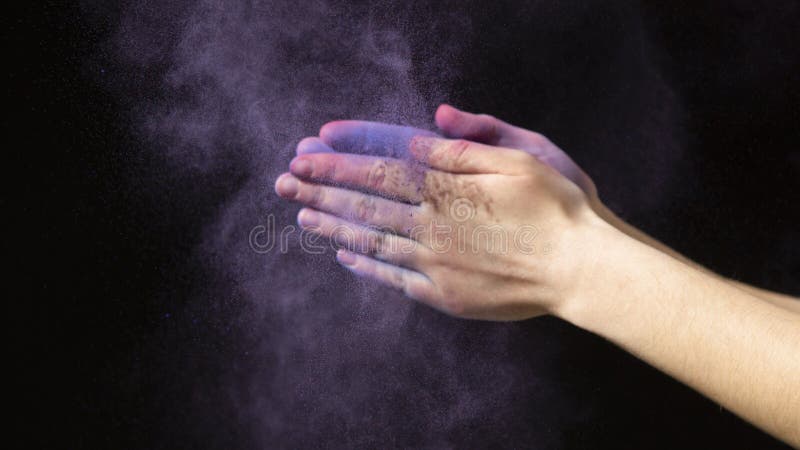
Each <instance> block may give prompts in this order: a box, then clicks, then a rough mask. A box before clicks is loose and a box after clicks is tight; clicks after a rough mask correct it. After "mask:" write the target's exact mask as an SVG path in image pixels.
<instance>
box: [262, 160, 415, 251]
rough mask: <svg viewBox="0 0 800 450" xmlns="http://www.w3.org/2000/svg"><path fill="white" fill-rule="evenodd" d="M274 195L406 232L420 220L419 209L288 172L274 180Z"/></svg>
mask: <svg viewBox="0 0 800 450" xmlns="http://www.w3.org/2000/svg"><path fill="white" fill-rule="evenodd" d="M275 190H276V191H277V193H278V195H280V196H281V197H283V198H286V199H288V200H294V201H297V202H300V203H303V204H305V205H307V206H310V207H312V208H314V209H318V210H320V211H325V212H328V213H331V214H334V215H336V216H339V217H341V218H344V219H348V220H352V221H354V222H357V223H361V224H365V225H369V226H373V227H377V228H381V229H386V230H391V231H392V232H393V233H396V234H401V235H404V236H408V235H409V234H410V233H411V232H412V230H413V229H414V226H415V225H416V224H417V223H421V222H420V220H421V217H422V216H423V212H422V209H421V208H420V207H418V206H414V205H409V204H406V203H399V202H394V201H391V200H387V199H385V198H381V197H377V196H374V195H370V194H364V193H362V192H357V191H351V190H348V189H343V188H338V187H333V186H325V185H322V184H313V183H307V182H304V181H301V180H299V179H297V178H295V177H294V176H293V175H291V174H288V173H287V174H283V175H281V176H280V177H279V178H278V180H277V182H276V183H275Z"/></svg>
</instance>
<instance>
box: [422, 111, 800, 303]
mask: <svg viewBox="0 0 800 450" xmlns="http://www.w3.org/2000/svg"><path fill="white" fill-rule="evenodd" d="M436 123H437V125H438V126H439V128H440V129H441V130H442V131H443V132H444V134H445V135H447V136H450V137H455V138H464V139H470V140H474V141H476V142H481V143H484V144H489V145H499V146H504V147H511V148H517V149H520V150H524V151H526V152H528V153H530V154H532V155H534V156H536V157H537V158H539V159H540V160H541V161H543V162H544V163H545V164H547V165H549V166H551V167H553V168H555V169H556V170H558V171H559V172H560V173H561V174H562V175H564V176H565V177H567V178H569V179H570V180H571V181H572V182H574V183H575V184H577V185H578V186H579V187H581V189H582V190H583V191H584V192H585V193H586V195H587V196H588V197H589V202H590V205H591V207H592V209H593V210H594V211H595V212H596V213H597V215H599V216H600V217H601V218H602V219H603V220H605V221H606V222H608V223H609V224H610V225H612V226H613V227H615V228H616V229H618V230H619V231H621V232H623V233H625V234H626V235H628V236H630V237H632V238H633V239H636V240H637V241H639V242H642V243H644V244H646V245H649V246H650V247H653V248H655V249H657V250H659V251H661V252H663V253H666V254H667V255H670V256H671V257H673V258H675V259H677V260H679V261H681V262H683V263H685V264H687V265H689V266H692V267H694V268H696V269H698V270H701V271H703V272H705V273H706V274H708V275H710V276H714V277H717V278H718V279H719V280H722V281H725V282H727V283H729V284H731V285H733V286H736V287H737V288H739V289H741V290H743V291H745V292H748V293H750V294H751V295H753V296H755V297H757V298H759V299H762V300H766V301H768V302H770V303H772V304H774V305H776V306H780V307H782V308H786V309H788V310H790V311H794V312H797V313H800V300H798V299H796V298H794V297H791V296H788V295H784V294H780V293H777V292H772V291H768V290H766V289H760V288H757V287H754V286H750V285H748V284H745V283H742V282H739V281H735V280H731V279H728V278H725V277H722V276H720V275H717V274H714V273H713V272H711V271H710V270H708V269H706V268H705V267H703V266H702V265H700V264H698V263H696V262H694V261H692V260H690V259H688V258H686V257H685V256H683V255H681V254H680V253H678V252H676V251H675V250H673V249H671V248H669V247H668V246H666V245H664V244H663V243H662V242H660V241H658V240H657V239H655V238H653V237H651V236H649V235H648V234H647V233H645V232H643V231H641V230H639V229H638V228H636V227H634V226H633V225H630V224H629V223H627V222H625V221H624V220H622V219H620V218H619V217H618V216H617V215H616V214H614V212H612V211H611V210H610V209H608V208H607V207H606V206H605V205H604V204H603V202H602V201H600V198H599V197H598V194H597V189H596V188H595V185H594V183H593V182H592V180H591V179H590V178H589V176H588V175H587V174H586V173H585V172H584V171H583V170H581V168H580V167H578V165H577V164H575V162H574V161H572V159H571V158H570V157H569V156H568V155H567V154H566V153H564V151H562V150H561V149H560V148H558V147H557V146H556V145H554V144H553V143H552V142H550V141H549V140H548V139H547V138H545V137H544V136H542V135H540V134H538V133H535V132H532V131H529V130H525V129H523V128H519V127H516V126H514V125H511V124H508V123H505V122H503V121H501V120H499V119H496V118H494V117H492V116H488V115H485V114H471V113H468V112H465V111H460V110H458V109H455V108H453V107H451V106H448V105H442V106H441V107H440V108H439V110H438V111H437V113H436Z"/></svg>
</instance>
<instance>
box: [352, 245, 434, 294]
mask: <svg viewBox="0 0 800 450" xmlns="http://www.w3.org/2000/svg"><path fill="white" fill-rule="evenodd" d="M336 260H337V261H339V263H340V264H342V265H343V266H345V267H347V268H348V269H349V270H350V271H352V272H354V273H355V274H357V275H359V276H362V277H366V278H370V279H372V280H375V281H377V282H379V283H382V284H384V285H386V286H389V287H393V288H395V289H398V290H400V291H402V292H403V293H404V294H405V295H407V296H408V297H411V298H413V299H414V300H419V301H421V302H424V303H427V304H429V305H432V304H433V303H434V301H435V298H436V297H435V296H436V292H437V289H436V286H435V285H434V284H433V282H432V281H431V280H430V279H429V278H428V277H426V276H425V275H423V274H421V273H419V272H415V271H413V270H409V269H404V268H402V267H397V266H393V265H391V264H387V263H385V262H381V261H378V260H376V259H373V258H370V257H368V256H364V255H359V254H357V253H353V252H350V251H347V250H339V251H338V252H337V253H336Z"/></svg>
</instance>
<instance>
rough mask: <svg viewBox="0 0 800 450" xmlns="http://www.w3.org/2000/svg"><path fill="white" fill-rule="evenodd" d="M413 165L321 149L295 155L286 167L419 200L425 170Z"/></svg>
mask: <svg viewBox="0 0 800 450" xmlns="http://www.w3.org/2000/svg"><path fill="white" fill-rule="evenodd" d="M414 166H416V167H414ZM414 166H412V165H410V164H409V163H407V162H405V161H401V160H399V159H394V158H378V157H374V156H364V155H353V154H348V153H323V154H314V155H301V156H298V157H296V158H295V159H293V160H292V162H291V164H290V165H289V170H290V171H291V172H292V174H293V175H295V176H297V177H300V178H304V179H307V180H310V181H314V182H326V183H336V184H343V185H345V186H350V187H354V188H357V189H360V190H367V191H369V192H374V193H377V194H380V195H383V196H385V197H389V198H392V199H397V200H402V201H406V202H410V203H420V202H422V193H421V191H422V184H423V182H424V177H425V174H424V172H423V171H422V168H421V167H420V166H419V164H415V165H414Z"/></svg>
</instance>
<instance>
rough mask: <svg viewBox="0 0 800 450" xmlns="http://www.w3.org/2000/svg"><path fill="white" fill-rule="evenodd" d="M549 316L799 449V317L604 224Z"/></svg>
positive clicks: (598, 229) (598, 230) (596, 233)
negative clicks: (571, 286)
mask: <svg viewBox="0 0 800 450" xmlns="http://www.w3.org/2000/svg"><path fill="white" fill-rule="evenodd" d="M591 233H593V234H595V236H596V237H595V238H592V241H593V242H596V245H598V246H599V247H597V248H596V250H595V251H593V252H592V253H593V254H595V255H597V260H596V261H595V262H594V263H593V264H592V266H591V267H592V269H591V270H590V271H588V273H586V274H585V276H584V279H583V281H582V282H581V283H580V285H581V288H580V289H579V290H578V291H577V292H576V293H575V295H574V296H573V297H572V298H571V299H570V300H568V301H566V302H565V303H564V304H563V305H562V307H561V308H560V309H559V310H558V311H557V312H556V315H558V316H559V317H561V318H563V319H565V320H567V321H569V322H571V323H573V324H575V325H577V326H579V327H581V328H584V329H587V330H589V331H592V332H594V333H596V334H598V335H600V336H603V337H604V338H606V339H608V340H610V341H612V342H614V343H615V344H617V345H619V346H620V347H622V348H624V349H626V350H627V351H629V352H631V353H633V354H634V355H636V356H637V357H639V358H641V359H643V360H645V361H647V362H648V363H650V364H651V365H653V366H655V367H656V368H658V369H660V370H662V371H664V372H666V373H667V374H669V375H671V376H673V377H675V378H677V379H678V380H680V381H681V382H683V383H685V384H687V385H689V386H691V387H692V388H694V389H696V390H698V391H699V392H701V393H703V394H704V395H706V396H708V397H709V398H711V399H713V400H714V401H716V402H718V403H720V404H721V405H722V406H724V407H725V408H727V409H729V410H731V411H732V412H734V413H736V414H737V415H739V416H741V417H743V418H744V419H746V420H748V421H750V422H751V423H753V424H754V425H756V426H758V427H759V428H761V429H763V430H765V431H767V432H768V433H770V434H772V435H774V436H777V437H779V438H781V439H783V440H785V441H786V442H789V443H791V444H793V445H795V446H798V445H800V316H798V315H796V314H794V313H791V312H789V311H787V310H785V309H783V308H780V307H777V306H775V305H773V304H770V303H767V302H762V301H758V300H757V298H756V297H755V296H753V295H752V294H750V293H748V292H746V291H744V290H741V289H738V288H736V287H734V286H732V285H731V284H730V283H727V282H725V281H723V280H722V279H721V278H720V277H717V276H715V275H713V274H710V273H709V272H707V271H705V270H699V269H696V268H694V267H692V266H691V265H688V264H685V263H683V262H682V261H680V260H679V259H676V258H672V257H669V256H667V255H666V254H664V253H661V252H659V251H657V250H655V249H654V248H652V247H650V246H647V245H643V244H642V243H640V242H638V241H637V240H634V239H632V238H630V237H629V236H626V235H623V234H622V233H620V232H618V231H617V230H614V229H612V228H611V227H609V226H600V227H597V230H595V231H592V232H591Z"/></svg>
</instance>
